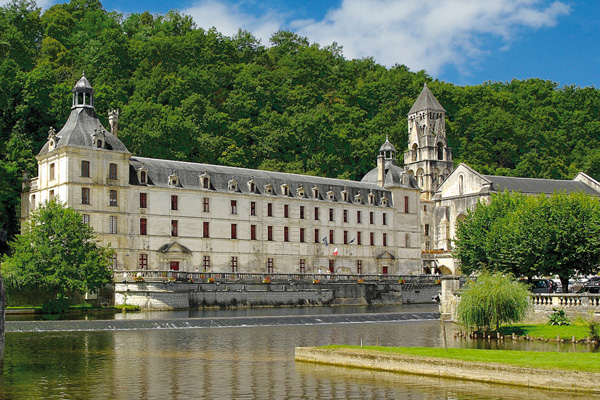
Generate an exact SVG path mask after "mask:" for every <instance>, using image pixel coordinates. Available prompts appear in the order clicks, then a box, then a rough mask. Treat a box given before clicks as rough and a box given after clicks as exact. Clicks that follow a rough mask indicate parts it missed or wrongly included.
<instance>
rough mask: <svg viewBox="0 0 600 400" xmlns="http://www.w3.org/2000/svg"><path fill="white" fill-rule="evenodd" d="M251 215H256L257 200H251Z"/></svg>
mask: <svg viewBox="0 0 600 400" xmlns="http://www.w3.org/2000/svg"><path fill="white" fill-rule="evenodd" d="M250 215H256V202H255V201H251V202H250Z"/></svg>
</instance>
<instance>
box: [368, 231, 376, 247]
mask: <svg viewBox="0 0 600 400" xmlns="http://www.w3.org/2000/svg"><path fill="white" fill-rule="evenodd" d="M369 242H370V243H371V246H375V233H373V232H369Z"/></svg>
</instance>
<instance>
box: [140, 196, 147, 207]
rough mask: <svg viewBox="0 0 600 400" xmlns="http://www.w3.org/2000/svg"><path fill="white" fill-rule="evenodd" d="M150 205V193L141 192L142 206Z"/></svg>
mask: <svg viewBox="0 0 600 400" xmlns="http://www.w3.org/2000/svg"><path fill="white" fill-rule="evenodd" d="M147 207H148V193H140V208H147Z"/></svg>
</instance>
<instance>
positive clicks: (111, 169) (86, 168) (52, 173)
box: [48, 160, 118, 181]
mask: <svg viewBox="0 0 600 400" xmlns="http://www.w3.org/2000/svg"><path fill="white" fill-rule="evenodd" d="M48 175H49V179H50V180H51V181H53V180H55V179H56V164H55V163H50V166H49V173H48ZM80 176H81V177H82V178H89V177H90V162H89V161H85V160H83V161H81V172H80ZM117 178H118V173H117V164H114V163H110V164H109V165H108V179H111V180H117Z"/></svg>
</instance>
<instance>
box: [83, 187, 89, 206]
mask: <svg viewBox="0 0 600 400" xmlns="http://www.w3.org/2000/svg"><path fill="white" fill-rule="evenodd" d="M81 204H90V189H89V188H81Z"/></svg>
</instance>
